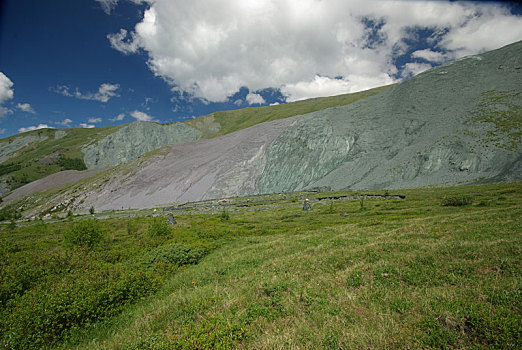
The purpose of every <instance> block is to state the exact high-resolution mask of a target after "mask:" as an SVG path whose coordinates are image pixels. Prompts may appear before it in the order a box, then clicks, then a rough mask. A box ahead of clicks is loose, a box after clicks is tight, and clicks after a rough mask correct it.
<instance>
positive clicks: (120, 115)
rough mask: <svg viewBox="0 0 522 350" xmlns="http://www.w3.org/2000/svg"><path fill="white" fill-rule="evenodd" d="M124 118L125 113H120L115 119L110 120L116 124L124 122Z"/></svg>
mask: <svg viewBox="0 0 522 350" xmlns="http://www.w3.org/2000/svg"><path fill="white" fill-rule="evenodd" d="M123 118H125V114H124V113H120V114H118V115H117V116H115V117H114V118H110V119H109V120H110V121H111V122H116V121H121V120H123Z"/></svg>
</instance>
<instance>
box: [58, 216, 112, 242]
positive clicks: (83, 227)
mask: <svg viewBox="0 0 522 350" xmlns="http://www.w3.org/2000/svg"><path fill="white" fill-rule="evenodd" d="M102 236H103V232H102V230H101V228H100V225H99V224H98V222H97V221H96V220H85V221H80V222H78V223H77V224H74V225H72V226H71V228H70V229H69V230H68V231H66V232H65V233H64V239H65V241H66V242H67V243H68V244H71V245H73V246H79V247H87V248H93V247H94V246H95V245H96V244H97V243H98V242H99V241H100V240H101V239H102Z"/></svg>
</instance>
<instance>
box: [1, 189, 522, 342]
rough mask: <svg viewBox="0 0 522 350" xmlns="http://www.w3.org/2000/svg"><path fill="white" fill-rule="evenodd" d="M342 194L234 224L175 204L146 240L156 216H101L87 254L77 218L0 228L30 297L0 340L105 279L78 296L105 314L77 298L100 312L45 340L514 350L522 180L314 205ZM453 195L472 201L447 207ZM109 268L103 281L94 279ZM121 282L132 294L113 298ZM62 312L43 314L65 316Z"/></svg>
mask: <svg viewBox="0 0 522 350" xmlns="http://www.w3.org/2000/svg"><path fill="white" fill-rule="evenodd" d="M380 192H382V191H380ZM380 192H373V193H375V194H382V193H380ZM391 192H392V193H390V194H391V195H393V194H396V193H395V191H391ZM340 194H343V193H342V192H336V193H326V194H325V193H319V194H316V195H312V196H309V197H310V198H311V200H312V205H313V211H311V212H304V211H302V201H301V200H298V201H295V202H294V201H292V199H288V200H279V201H276V200H274V201H273V202H266V203H261V204H260V205H256V206H251V207H235V206H233V205H231V206H229V207H227V211H226V212H227V214H228V220H223V219H222V213H223V210H222V209H219V208H216V209H212V210H209V211H208V212H204V211H203V208H201V210H198V209H192V210H190V211H180V212H175V215H176V220H177V221H178V225H176V226H174V227H172V234H171V235H170V236H161V235H157V236H151V235H149V234H147V228H148V225H149V224H150V223H152V221H153V219H152V218H148V217H136V218H133V219H129V218H120V219H116V218H113V219H105V220H100V225H101V227H102V229H103V231H104V232H106V235H105V236H104V238H103V239H102V241H101V242H100V243H98V244H97V245H96V246H95V247H94V249H93V250H91V251H83V250H81V249H80V250H79V249H76V250H71V249H72V248H71V247H70V246H68V245H66V244H64V242H63V233H64V232H66V230H67V228H68V227H69V226H71V225H72V224H73V223H72V222H70V221H66V220H65V221H58V222H55V223H45V222H44V223H42V222H36V223H31V224H29V225H27V226H23V227H17V228H12V227H8V226H7V225H4V226H3V229H2V230H1V231H0V242H1V247H2V255H1V264H2V265H1V269H0V271H2V280H1V282H2V286H3V287H4V286H6V285H7V286H12V290H14V289H16V290H17V291H18V294H20V295H18V294H16V295H14V296H13V295H11V299H10V301H8V302H7V304H4V306H3V307H2V311H1V316H0V320H2V321H0V322H4V323H2V327H0V332H2V335H1V337H0V339H2V342H3V343H0V344H1V345H0V347H6V345H5V341H6V339H9V335H8V334H9V331H10V328H9V324H7V325H8V327H6V323H5V322H6V321H5V320H6V319H7V320H10V322H13V323H12V324H13V325H16V324H17V323H16V322H15V321H16V320H18V322H21V321H24V320H27V317H29V316H28V315H31V318H30V319H31V320H33V319H41V320H45V318H43V316H42V317H40V318H38V317H39V314H38V312H40V313H42V312H43V311H42V310H44V309H43V308H42V307H41V306H39V304H38V302H36V301H39V302H40V303H43V304H44V305H49V304H48V303H47V304H46V298H47V300H55V299H54V298H55V297H56V296H57V295H58V296H61V297H62V298H63V297H64V296H65V295H67V294H64V293H66V292H67V291H68V290H70V291H76V292H77V291H78V289H75V288H78V287H77V286H75V284H73V283H72V278H73V277H74V278H76V279H77V280H78V281H80V282H81V283H82V286H87V287H88V286H92V287H96V288H93V289H87V290H88V291H91V292H89V293H87V294H82V296H83V299H85V300H92V303H93V304H95V305H96V307H90V306H89V305H90V304H87V305H85V304H82V305H76V304H75V305H76V306H75V307H76V309H75V310H77V311H78V312H80V311H81V310H83V309H86V310H87V311H89V312H91V313H92V314H89V313H87V314H86V315H87V316H84V317H86V320H87V321H82V320H81V319H80V320H77V321H78V322H77V323H76V324H75V325H76V326H74V327H70V328H67V329H65V331H62V332H61V333H60V332H58V333H56V332H55V333H53V334H51V336H50V337H49V338H45V339H47V341H48V343H42V342H40V343H37V344H39V345H42V346H43V345H45V347H53V346H54V347H57V348H59V349H69V348H77V349H194V348H202V349H229V348H239V349H252V348H256V349H274V348H296V349H297V348H301V349H317V348H325V349H329V348H332V349H339V348H374V349H382V348H419V349H425V348H434V349H435V348H437V349H438V348H506V349H509V348H511V349H516V348H520V345H521V344H522V336H521V332H522V326H521V325H522V317H521V315H522V312H521V311H522V310H521V301H522V299H521V282H522V278H521V275H520V271H521V267H522V266H521V265H522V264H521V259H520V257H521V256H522V254H521V253H522V252H521V247H522V244H521V243H522V242H521V238H522V237H521V232H522V230H521V228H522V225H521V224H522V221H521V217H522V215H521V214H522V208H521V205H520V203H522V183H520V182H515V183H505V184H489V185H479V186H461V187H451V188H446V189H440V188H432V189H415V190H401V191H400V194H404V195H406V199H404V200H377V199H366V200H365V201H364V207H365V210H364V211H361V210H360V203H359V201H357V200H338V201H335V202H334V204H333V205H330V203H332V202H331V201H330V200H324V201H321V202H318V201H316V200H314V198H315V197H321V196H322V197H324V196H328V195H330V196H333V195H340ZM458 196H470V197H472V198H473V202H472V204H470V205H466V206H458V207H452V206H443V205H442V204H443V200H444V198H449V197H458ZM105 215H108V214H107V213H106V214H105ZM113 215H115V216H116V215H118V213H114V214H113ZM75 219H78V218H75ZM128 222H131V224H130V226H131V229H130V230H129V229H128ZM58 262H60V263H59V264H58ZM179 262H182V263H179ZM100 269H101V270H102V271H105V272H104V274H105V275H106V276H107V277H106V280H103V281H104V282H103V283H101V284H99V283H98V284H97V282H96V278H93V277H92V276H95V274H96V273H97V272H96V271H99V270H100ZM131 272H132V273H131ZM89 276H90V277H89ZM59 281H60V283H58V282H59ZM118 281H122V282H121V283H123V284H121V283H120V284H118V283H117V282H118ZM129 281H130V282H132V281H135V282H133V283H135V284H132V285H133V286H134V285H135V286H136V288H135V289H132V290H129V286H130V284H125V282H129ZM140 281H141V282H140ZM15 282H16V283H15ZM130 282H129V283H130ZM56 283H58V286H59V288H58V289H56V288H57V287H56V286H57V284H56ZM140 283H141V284H140ZM147 283H149V284H147ZM52 286H54V287H52ZM144 286H146V287H147V288H145V287H144ZM140 288H141V289H140ZM5 290H8V291H10V290H11V289H6V288H4V289H3V291H4V292H3V293H4V294H2V295H3V297H5V296H9V295H8V293H6V292H5ZM99 291H102V292H105V293H106V294H102V292H99ZM115 291H117V292H118V293H124V295H126V298H122V299H117V298H116V299H114V298H112V299H111V298H108V297H107V295H113V294H114V293H115ZM35 295H36V296H38V297H39V298H36V297H34V296H35ZM118 295H119V294H118ZM31 296H33V297H32V298H31ZM28 300H30V301H31V302H32V304H27V301H28ZM65 300H66V301H67V300H68V299H65ZM108 301H110V302H111V304H110V307H100V305H104V304H103V302H108ZM24 302H25V303H24ZM69 302H70V301H69ZM35 303H36V304H35ZM96 303H97V304H96ZM100 303H102V304H100ZM80 304H81V303H80ZM5 305H7V307H5ZM29 305H31V309H30V311H31V312H30V313H29V311H27V310H29V309H27V310H26V308H28V307H29ZM82 308H83V309H82ZM56 310H58V311H55V312H56V313H55V314H47V317H50V316H51V315H52V316H54V318H52V319H53V320H54V319H59V317H60V312H59V310H60V309H56ZM17 312H18V313H19V314H17ZM24 312H27V316H24V315H26V314H25V313H24ZM62 312H65V311H62ZM80 314H82V313H81V312H80ZM13 315H14V316H13ZM17 315H18V316H17ZM44 315H45V314H44ZM82 315H85V312H84V313H83V314H82ZM89 315H90V316H89ZM17 317H18V319H17ZM24 317H25V318H24ZM49 322H50V321H49ZM53 322H54V323H51V324H55V323H56V321H53ZM34 329H40V328H37V327H36V328H34ZM26 338H27V337H26ZM24 339H25V338H24ZM27 344H29V345H30V343H26V344H25V345H26V346H25V347H23V346H21V345H18V346H17V345H13V348H30V347H29V346H27ZM51 345H52V346H51Z"/></svg>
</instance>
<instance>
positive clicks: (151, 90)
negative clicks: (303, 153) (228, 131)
mask: <svg viewBox="0 0 522 350" xmlns="http://www.w3.org/2000/svg"><path fill="white" fill-rule="evenodd" d="M519 40H522V6H521V5H518V4H517V2H510V1H495V2H493V1H413V0H404V1H391V0H219V1H217V0H191V1H186V0H74V1H71V0H47V1H41V0H0V138H3V137H7V136H10V135H14V134H18V133H22V132H26V131H30V130H34V129H38V128H46V127H49V128H80V127H83V128H90V127H99V126H111V125H120V124H125V123H130V122H133V121H136V120H145V121H156V122H160V123H170V122H175V121H185V120H189V119H192V118H194V117H197V116H200V115H205V114H210V113H212V112H215V111H219V110H230V109H238V108H245V107H257V106H265V105H272V104H281V103H288V102H293V101H298V100H302V99H306V98H311V97H318V96H331V95H337V94H343V93H350V92H357V91H361V90H366V89H370V88H373V87H378V86H382V85H386V84H391V83H396V82H400V81H402V80H404V79H408V78H410V77H412V76H414V75H416V74H418V73H420V72H422V71H424V70H426V69H429V68H431V67H433V66H437V65H440V64H444V63H446V62H448V61H451V60H454V59H457V58H460V57H463V56H466V55H471V54H478V53H481V52H484V51H489V50H493V49H497V48H500V47H502V46H504V45H507V44H510V43H513V42H516V41H519Z"/></svg>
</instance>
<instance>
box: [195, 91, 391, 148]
mask: <svg viewBox="0 0 522 350" xmlns="http://www.w3.org/2000/svg"><path fill="white" fill-rule="evenodd" d="M392 86H393V85H387V86H382V87H378V88H375V89H370V90H366V91H361V92H356V93H351V94H344V95H338V96H330V97H318V98H312V99H308V100H304V101H297V102H292V103H286V104H281V105H275V106H265V107H250V108H244V109H238V110H233V111H220V112H215V113H213V114H211V115H209V116H203V117H199V118H196V119H194V120H191V121H188V122H187V124H189V125H191V126H194V127H196V128H197V125H198V124H199V123H201V119H209V118H213V121H214V122H215V123H218V124H219V131H218V132H217V133H208V131H207V132H206V133H205V130H202V131H203V133H204V134H203V135H204V136H203V137H204V138H207V137H215V136H219V135H225V134H229V133H231V132H234V131H238V130H242V129H245V128H248V127H250V126H253V125H256V124H259V123H263V122H267V121H271V120H277V119H283V118H288V117H293V116H295V115H301V114H307V113H311V112H316V111H320V110H322V109H325V108H330V107H339V106H345V105H348V104H350V103H353V102H355V101H358V100H360V99H363V98H366V97H370V96H373V95H376V94H378V93H379V92H381V91H384V90H386V89H388V88H390V87H392Z"/></svg>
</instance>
